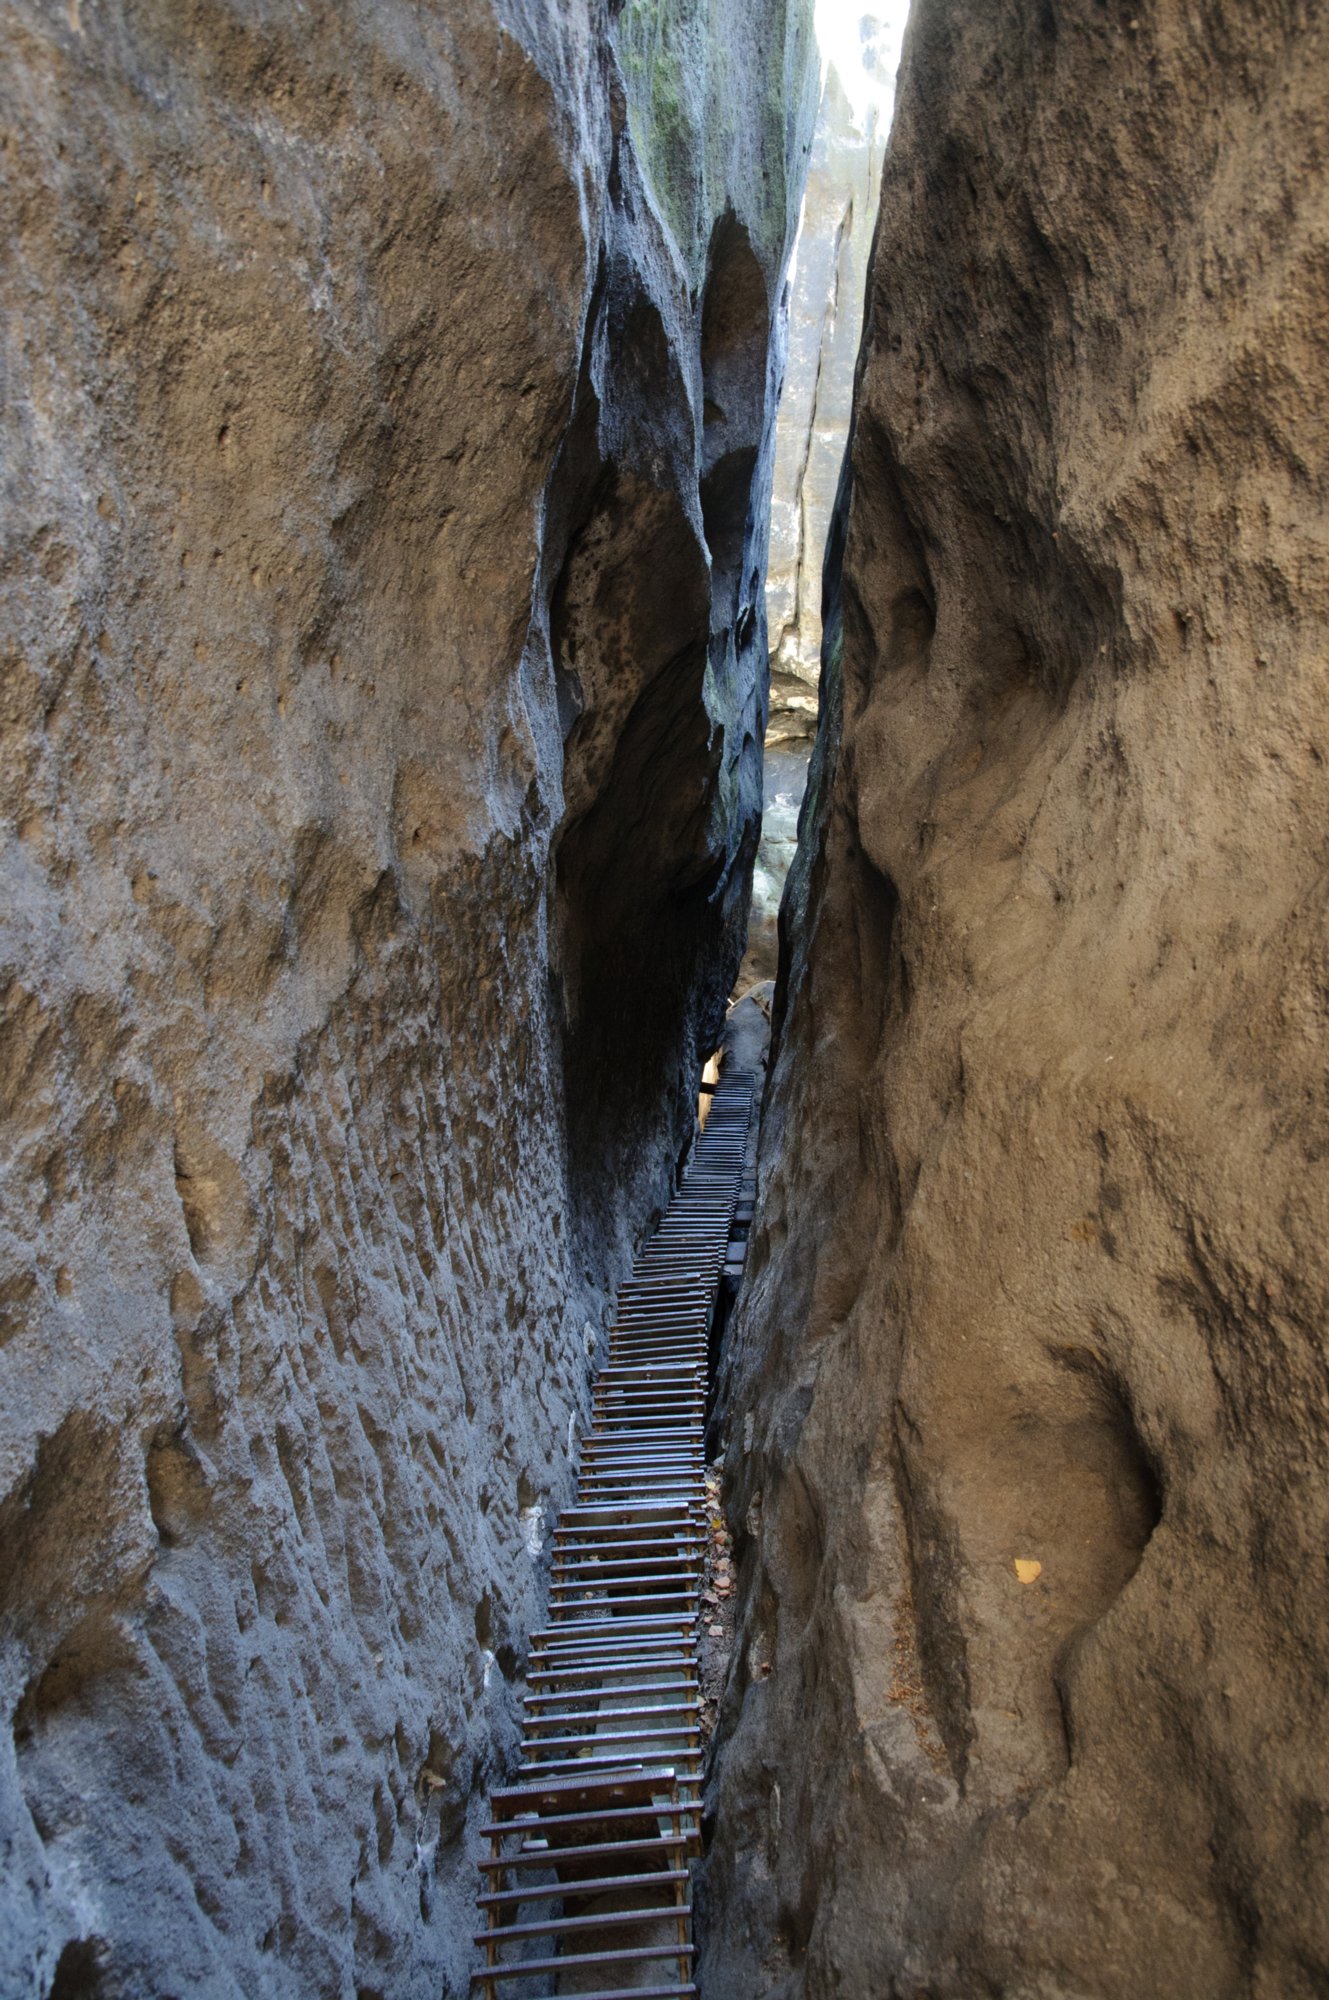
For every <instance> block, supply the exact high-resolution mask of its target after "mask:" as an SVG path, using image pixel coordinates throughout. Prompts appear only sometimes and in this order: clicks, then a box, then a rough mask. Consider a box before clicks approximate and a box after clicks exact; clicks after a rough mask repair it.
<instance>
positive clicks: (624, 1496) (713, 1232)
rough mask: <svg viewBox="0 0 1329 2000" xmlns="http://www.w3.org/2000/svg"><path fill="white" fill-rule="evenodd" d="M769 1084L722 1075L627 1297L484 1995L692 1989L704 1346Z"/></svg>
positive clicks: (489, 1949)
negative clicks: (762, 1091) (758, 1092)
mask: <svg viewBox="0 0 1329 2000" xmlns="http://www.w3.org/2000/svg"><path fill="white" fill-rule="evenodd" d="M754 1083H755V1078H754V1076H753V1074H752V1073H751V1072H750V1071H727V1072H725V1073H724V1074H722V1076H721V1078H720V1080H719V1083H718V1084H717V1085H716V1087H715V1090H714V1093H713V1095H712V1099H711V1109H710V1115H709V1117H708V1119H707V1122H706V1126H705V1129H704V1131H703V1132H702V1133H701V1135H700V1137H699V1138H698V1140H697V1143H696V1146H695V1147H694V1149H693V1157H692V1163H691V1166H690V1168H689V1171H688V1173H687V1175H686V1177H685V1179H684V1181H683V1184H682V1186H681V1188H680V1189H679V1192H678V1194H677V1195H676V1196H675V1198H674V1200H673V1201H672V1202H671V1203H670V1206H669V1209H668V1211H667V1213H666V1214H665V1216H664V1219H663V1221H662V1222H661V1224H660V1227H659V1228H658V1229H657V1230H656V1232H655V1234H654V1236H653V1237H652V1238H651V1240H650V1242H649V1243H648V1244H647V1245H646V1247H645V1249H644V1250H643V1251H642V1253H641V1255H640V1256H639V1257H638V1259H637V1262H636V1264H635V1265H634V1267H633V1271H632V1276H631V1277H630V1278H629V1279H628V1281H627V1282H626V1283H625V1284H624V1286H623V1287H622V1290H621V1291H620V1293H619V1296H618V1307H617V1317H616V1320H615V1324H614V1328H613V1331H612V1333H611V1336H610V1344H609V1358H608V1361H607V1362H606V1364H605V1367H604V1368H603V1370H602V1371H601V1373H600V1375H599V1377H598V1379H597V1381H596V1385H595V1401H594V1427H593V1429H592V1430H591V1432H590V1433H589V1434H588V1435H587V1437H586V1438H585V1440H584V1442H583V1447H582V1453H581V1459H580V1463H579V1468H578V1471H579V1477H578V1486H577V1496H576V1501H575V1504H574V1505H573V1506H571V1507H569V1508H568V1509H567V1510H566V1511H565V1512H564V1514H563V1516H562V1519H561V1520H560V1522H559V1525H558V1528H557V1530H556V1532H555V1536H554V1555H553V1568H552V1572H551V1582H550V1605H549V1626H548V1628H547V1629H546V1630H545V1631H543V1632H537V1633H536V1634H535V1635H534V1637H533V1641H532V1650H531V1657H530V1663H529V1669H528V1673H527V1682H528V1686H529V1689H530V1692H529V1693H528V1695H527V1697H526V1720H525V1727H524V1733H523V1738H522V1763H521V1768H520V1771H519V1772H518V1774H517V1782H515V1783H514V1784H512V1785H509V1786H506V1787H505V1788H504V1789H502V1790H501V1791H497V1792H495V1793H494V1794H493V1796H492V1798H491V1801H490V1806H491V1811H490V1819H489V1824H488V1825H487V1826H486V1827H485V1829H484V1832H485V1835H486V1837H487V1838H488V1841H489V1853H488V1856H487V1857H486V1859H485V1860H483V1861H482V1862H481V1864H480V1867H481V1871H482V1877H483V1888H482V1892H481V1895H480V1898H479V1906H480V1912H481V1917H482V1920H483V1922H484V1925H485V1928H484V1929H483V1930H482V1931H480V1932H479V1933H478V1934H477V1936H476V1940H475V1941H476V1943H477V1945H479V1946H480V1947H481V1948H482V1949H483V1951H484V1957H485V1962H484V1965H483V1966H482V1967H481V1968H480V1970H479V1971H477V1972H476V1973H475V1974H474V1975H473V1985H474V1987H475V1989H476V1992H477V1993H478V1994H479V1995H482V1996H483V2000H528V1996H531V1995H534V1994H537V1993H538V1994H556V1995H562V1994H573V1993H576V1994H586V1995H591V1994H594V1995H595V1996H596V2000H650V1996H652V1995H656V1996H664V1995H669V1996H670V2000H677V1996H679V1995H681V1994H695V1993H696V1991H697V1989H696V1986H695V1985H694V1984H693V1983H692V1975H691V1966H692V1958H693V1944H692V1906H691V1902H690V1900H689V1867H690V1863H691V1862H692V1860H693V1859H694V1858H695V1856H696V1854H697V1852H698V1849H699V1845H700V1811H701V1780H702V1756H703V1751H702V1741H701V1724H700V1701H699V1687H698V1678H697V1618H698V1612H699V1609H700V1599H701V1578H702V1567H703V1562H704V1558H705V1550H706V1516H705V1485H704V1470H705V1465H704V1455H703V1444H702V1439H703V1431H704V1426H705V1418H706V1381H707V1343H708V1337H709V1333H710V1327H711V1319H712V1315H713V1313H714V1310H715V1301H716V1294H717V1291H718V1288H719V1284H720V1276H721V1272H722V1270H723V1268H724V1265H725V1259H726V1252H727V1249H728V1246H729V1242H730V1226H731V1223H732V1222H733V1219H734V1209H735V1204H736V1202H737V1199H738V1195H739V1188H740V1183H741V1182H742V1180H743V1178H744V1174H745V1171H747V1170H748V1169H749V1164H750V1163H749V1157H748V1155H749V1145H750V1137H751V1131H750V1128H751V1121H752V1101H753V1091H754Z"/></svg>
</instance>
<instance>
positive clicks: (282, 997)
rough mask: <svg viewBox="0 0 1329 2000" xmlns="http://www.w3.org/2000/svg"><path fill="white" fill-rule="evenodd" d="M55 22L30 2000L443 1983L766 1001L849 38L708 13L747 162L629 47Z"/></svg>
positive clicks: (46, 142)
mask: <svg viewBox="0 0 1329 2000" xmlns="http://www.w3.org/2000/svg"><path fill="white" fill-rule="evenodd" d="M615 11H616V10H615ZM0 12H2V13H3V21H4V39H5V51H6V61H5V64H4V67H3V71H2V72H0V144H3V149H4V150H3V180H2V182H0V223H2V231H0V241H2V242H3V245H4V248H3V252H2V253H0V256H2V257H3V263H2V265H0V314H2V315H3V326H4V348H3V354H4V370H5V393H4V399H3V414H2V416H0V422H2V423H3V465H4V475H3V489H2V491H0V686H2V687H3V711H2V719H0V756H2V757H3V798H2V800H0V804H2V806H3V819H2V820H0V841H2V842H3V859H2V862H0V865H2V866H3V871H4V875H3V879H4V884H5V898H4V907H3V911H0V1078H2V1079H3V1092H4V1098H3V1109H4V1122H3V1133H2V1135H0V1137H2V1151H0V1216H2V1220H0V1550H2V1551H3V1557H2V1559H0V1699H2V1700H3V1721H4V1726H3V1727H2V1728H0V1992H3V1993H4V1994H5V1995H6V2000H8V1996H11V1995H12V1996H20V1995H22V1996H28V1995H32V1996H38V1995H40V1996H46V1995H48V1994H52V1993H55V1994H58V1995H61V1996H68V1995H73V1994H75V1993H78V1994H94V1995H100V1996H103V1997H104V2000H108V1997H109V1996H113V1995H135V1996H137V1995H144V1994H152V1995H155V1996H167V1995H177V1994H179V1995H183V1994H186V1993H187V1994H190V1995H209V1996H214V1995H215V1996H230V1995H236V1996H239V1995H244V1996H246V2000H253V1996H266V1995H290V1996H301V2000H307V1996H311V1995H315V1994H317V1995H320V1996H322V1995H345V1996H348V2000H349V1996H351V1995H352V1994H355V1995H359V1996H361V1997H362V2000H370V1996H375V1995H382V1996H397V1995H408V1994H409V1995H429V1996H430V2000H436V1996H437V1995H438V1994H439V1993H440V1992H446V1993H459V1992H463V1991H464V1990H465V1983H466V1975H467V1968H468V1964H469V1960H470V1955H471V1954H470V1947H469V1934H470V1931H471V1929H472V1927H473V1919H472V1909H471V1904H472V1898H473V1895H474V1888H475V1881H474V1876H473V1873H472V1868H471V1859H472V1850H471V1848H470V1847H469V1846H468V1840H467V1829H468V1827H469V1826H473V1825H474V1822H475V1818H476V1815H477V1813H478V1811H479V1809H480V1807H481V1804H482V1801H483V1795H484V1793H485V1791H486V1789H487V1787H488V1786H489V1784H490V1783H491V1782H492V1781H493V1779H494V1778H495V1777H496V1776H497V1774H498V1773H499V1772H500V1771H501V1770H502V1768H503V1764H504V1758H505V1755H506V1753H507V1751H508V1748H509V1747H510V1745H511V1743H512V1742H513V1740H514V1715H515V1709H516V1703H517V1699H518V1694H519V1687H520V1674H521V1663H522V1656H523V1648H524V1643H525V1635H526V1632H527V1630H528V1629H529V1625H530V1622H531V1619H532V1616H533V1615H534V1613H535V1610H536V1607H537V1601H538V1583H539V1574H540V1570H539V1565H540V1548H541V1540H542V1524H543V1522H544V1521H545V1520H546V1519H547V1518H548V1514H549V1511H550V1510H551V1509H553V1508H556V1507H557V1505H558V1504H559V1501H560V1499H561V1498H562V1497H563V1494H564V1491H565V1485H566V1478H567V1472H566V1467H567V1458H566V1454H567V1449H568V1445H569V1441H570V1439H571V1437H572V1436H573V1434H574V1433H575V1431H576V1428H577V1426H578V1425H579V1424H580V1423H581V1421H582V1419H583V1416H584V1413H585V1409H586V1376H587V1368H588V1356H589V1353H590V1351H591V1350H593V1349H594V1347H595V1345H596V1341H597V1337H598V1329H599V1324H600V1317H601V1310H602V1306H603V1302H604V1298H605V1292H606V1286H607V1285H608V1284H609V1283H610V1281H611V1280H612V1279H613V1278H614V1276H615V1275H616V1274H617V1272H618V1271H619V1270H620V1269H621V1268H622V1265H623V1262H624V1260H625V1258H626V1256H627V1254H628V1251H629V1249H630V1247H631V1242H632V1239H633V1236H634V1234H635V1233H636V1232H638V1231H639V1230H640V1229H641V1228H642V1226H643V1225H644V1224H645V1222H646V1221H647V1220H648V1217H649V1213H650V1211H651V1209H652V1207H653V1206H654V1205H657V1204H659V1203H660V1202H661V1201H662V1200H663V1198H664V1195H665V1193H666V1191H667V1187H668V1182H669V1174H670V1170H671V1167H672V1164H673V1162H674V1160H675V1158H676V1156H677V1154H678V1151H679V1149H680V1147H681V1146H682V1145H683V1144H684V1143H685V1142H686V1138H687V1135H688V1132H689V1130H690V1125H691V1116H692V1105H693V1104H694V1103H695V1082H696V1072H697V1058H698V1051H699V1049H701V1048H703V1047H704V1046H706V1045H708V1043H709V1041H710V1040H711V1039H712V1038H713V1037H714V1035H715V1034H716V1033H717V1032H718V1030H719V1027H720V1023H721V1020H722V1017H723V1002H724V996H725V993H726V991H727V989H728V986H729V983H730V980H731V978H732V975H733V971H734V969H735V967H736V964H737V961H738V957H739V949H740V941H741V927H742V917H743V911H744V907H745V903H746V895H747V870H748V867H749V866H750V862H751V856H752V852H753V848H754V845H755V838H756V812H757V804H758V776H757V771H758V756H757V751H756V739H757V736H758V734H759V718H760V707H761V702H762V699H763V696H762V690H761V679H762V674H763V671H764V665H765V642H764V631H763V629H762V621H761V613H760V603H759V584H760V573H761V561H762V543H763V537H764V532H765V513H764V505H763V503H762V500H761V494H760V486H761V476H762V470H763V468H764V467H765V466H767V465H768V464H769V455H770V450H771V441H770V423H769V394H768V392H769V387H770V384H771V382H772V381H773V379H774V375H775V371H776V369H777V367H778V355H777V353H776V351H775V349H774V347H773V345H772V340H771V325H772V308H773V305H774V302H775V301H776V300H777V299H778V296H779V290H780V284H781V276H782V269H783V265H784V261H785V257H786V254H787V250H788V244H789V238H790V235H791V233H792V229H791V216H790V212H789V211H790V205H791V197H790V190H791V188H792V189H793V190H794V198H795V199H796V191H797V180H798V176H799V173H800V171H801V165H802V161H803V156H804V149H805V145H806V141H807V128H808V125H809V121H810V112H811V104H810V102H809V101H808V95H807V84H806V78H807V58H808V53H809V35H808V22H807V19H806V10H805V9H804V8H803V7H802V5H801V4H798V0H791V4H789V5H788V6H786V4H785V0H756V4H753V0H718V4H716V5H713V6H711V7H710V8H709V9H708V10H707V11H706V14H705V17H704V32H703V31H702V30H701V29H700V28H699V26H698V20H699V18H700V17H699V16H698V10H697V9H696V8H695V7H691V6H689V5H687V4H685V0H678V4H676V5H667V6H664V7H657V8H656V9H655V10H654V12H655V15H656V17H657V19H658V20H659V22H660V23H662V24H663V25H664V27H665V28H667V29H670V30H671V31H672V30H673V29H676V28H679V27H680V24H682V26H683V27H686V28H687V31H688V32H687V34H686V35H684V36H683V37H682V44H683V45H682V47H681V53H680V54H679V57H678V61H677V63H676V65H675V67H674V69H673V71H672V72H670V71H668V70H667V68H665V67H661V68H660V70H659V71H658V73H657V74H656V77H655V84H658V85H659V89H660V91H661V92H664V94H665V95H666V96H667V89H666V86H668V85H669V84H670V81H671V77H672V80H673V83H675V84H677V86H678V87H679V88H680V89H682V90H683V91H684V92H685V93H686V94H688V95H689V98H690V100H695V101H696V102H697V103H699V104H700V105H701V106H702V107H703V112H704V110H705V107H706V106H708V105H710V104H713V103H715V102H716V101H718V99H719V98H720V97H721V96H723V100H724V104H725V108H726V119H725V123H724V128H723V131H722V132H717V133H715V134H713V135H712V137H711V139H710V141H709V144H708V147H707V148H706V149H703V150H704V156H703V153H698V152H696V151H695V150H694V151H691V152H690V151H689V148H690V147H692V146H693V141H692V139H691V138H690V137H689V134H688V132H687V131H686V130H683V131H679V130H675V129H674V128H672V127H670V126H669V125H668V123H667V121H666V120H665V118H664V112H663V109H662V101H661V100H659V99H658V98H657V96H655V95H653V94H652V91H653V89H654V87H655V86H654V85H653V84H652V81H651V77H650V76H648V75H646V74H645V73H644V72H643V70H642V67H641V63H640V61H639V54H640V50H639V46H638V39H639V38H638V39H634V37H638V30H639V28H640V22H639V21H637V19H636V16H635V12H634V9H633V7H632V6H631V5H630V6H629V7H628V9H627V10H626V12H625V13H624V14H622V15H621V16H620V17H619V19H618V25H617V32H618V34H619V36H620V42H619V44H618V46H617V50H616V45H615V41H614V29H613V27H612V24H611V21H610V19H609V15H608V13H607V11H606V9H605V8H604V7H603V6H602V5H599V4H595V5H588V4H583V0H574V4H572V5H568V6H556V5H554V4H553V0H501V4H500V0H496V3H495V4H494V5H492V6H491V5H489V4H487V3H486V0H450V4H448V5H447V6H444V7H437V6H430V5H424V4H416V0H378V4H376V5H374V6H373V7H370V8H346V7H342V6H333V5H331V4H325V0H310V4H306V5H304V6H302V7H300V8H298V9H286V10H282V9H255V8H238V7H235V6H232V5H229V4H224V0H177V4H172V5H170V6H166V7H138V8H128V9H126V8H122V7H117V6H106V7H102V6H96V5H91V4H88V0H83V4H81V5H80V0H69V4H67V5H60V6H57V5H55V4H54V0H51V4H46V0H7V4H5V5H4V7H3V9H2V10H0ZM749 45H752V46H754V47H757V48H759V49H760V50H761V52H762V63H761V65H760V66H759V67H757V68H752V67H750V66H743V65H740V66H739V67H738V68H737V69H730V68H728V67H727V65H728V63H729V52H730V51H731V50H733V49H738V50H742V49H745V48H747V47H748V46H749ZM666 180H667V186H666ZM680 199H684V203H685V208H686V214H687V217H688V229H687V230H686V231H684V232H683V236H682V237H681V238H680V237H679V236H677V235H676V233H675V227H674V221H673V220H671V202H674V203H676V202H677V201H678V200H680ZM708 400H709V401H714V402H716V403H717V405H718V406H720V407H721V409H722V415H721V416H717V417H715V418H714V419H708V417H707V416H706V415H705V414H704V412H705V406H706V403H707V401H708ZM708 545H709V546H708ZM643 996H645V999H644V1000H643ZM611 1113H612V1115H611Z"/></svg>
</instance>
